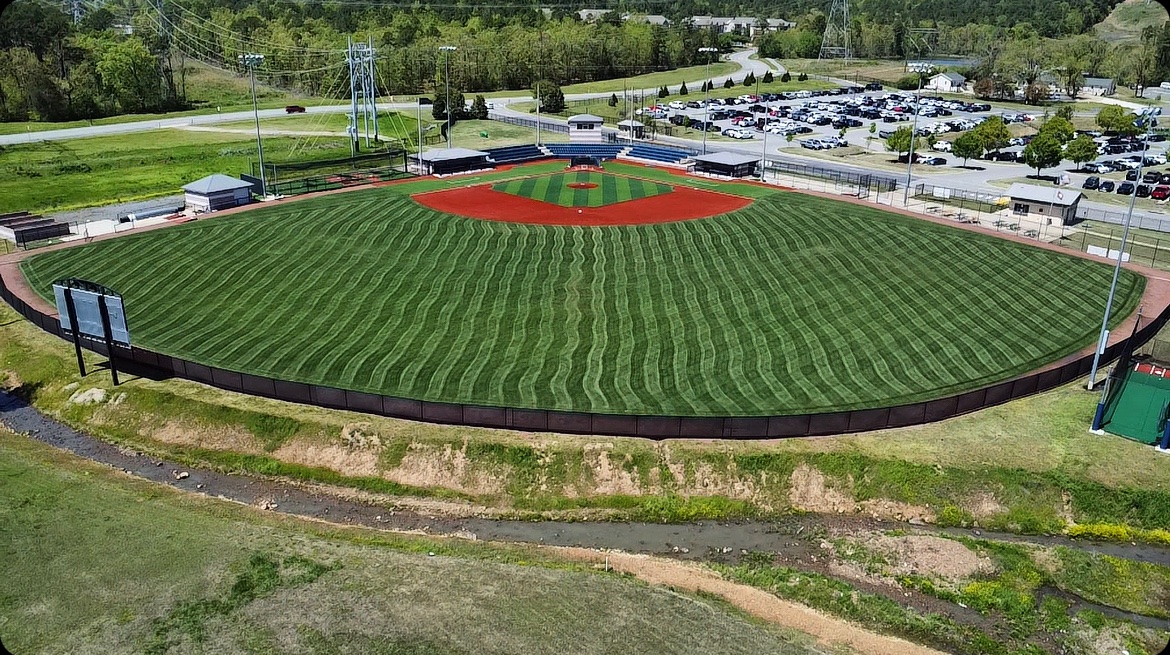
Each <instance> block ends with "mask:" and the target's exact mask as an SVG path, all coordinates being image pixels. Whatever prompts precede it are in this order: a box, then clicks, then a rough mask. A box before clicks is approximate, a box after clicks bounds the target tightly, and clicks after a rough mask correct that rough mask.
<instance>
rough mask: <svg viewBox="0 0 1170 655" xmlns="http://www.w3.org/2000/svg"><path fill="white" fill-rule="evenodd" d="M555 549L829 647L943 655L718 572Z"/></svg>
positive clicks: (877, 654)
mask: <svg viewBox="0 0 1170 655" xmlns="http://www.w3.org/2000/svg"><path fill="white" fill-rule="evenodd" d="M553 550H555V551H556V552H558V553H560V554H562V555H564V556H567V557H571V558H573V559H578V560H580V561H583V562H590V563H593V564H595V565H597V564H600V565H602V566H608V567H609V568H610V569H612V570H615V571H618V572H620V573H626V574H629V575H633V576H634V577H636V578H638V579H639V580H642V581H644V582H647V583H649V584H652V585H658V586H665V587H671V588H674V589H680V590H682V591H686V592H688V593H704V594H712V595H715V596H718V597H720V598H722V599H723V600H725V601H727V602H729V603H731V604H732V605H734V606H736V607H738V608H739V609H741V610H743V611H745V612H747V613H748V614H751V615H752V616H755V617H757V618H760V619H763V620H765V621H768V622H769V623H774V624H776V625H781V626H784V627H786V628H792V629H794V630H799V631H800V632H803V633H805V634H809V635H812V636H813V637H816V638H817V640H818V641H820V642H821V643H824V644H826V645H829V646H847V647H849V648H852V649H854V650H856V651H858V652H860V653H865V654H866V655H943V654H942V652H941V651H937V650H934V649H932V648H927V647H926V646H920V645H918V644H915V643H912V642H909V641H906V640H904V639H898V638H897V637H888V636H886V635H882V634H878V633H876V632H871V631H869V630H866V629H865V628H862V627H860V626H856V625H853V624H851V623H848V622H846V621H842V620H840V619H835V618H832V617H830V616H826V615H824V614H821V613H820V612H818V611H816V610H813V609H810V608H808V607H805V606H803V605H797V604H796V603H790V602H788V601H786V600H781V599H780V598H777V597H776V596H773V595H772V594H770V593H768V592H766V591H764V590H762V589H756V588H754V587H749V586H747V585H742V584H737V583H735V582H731V581H729V580H724V579H723V578H721V577H719V575H718V574H717V573H715V572H713V571H710V570H707V569H703V568H701V567H699V566H696V565H694V564H687V563H683V562H676V561H672V560H666V559H662V558H657V557H650V556H647V555H631V554H629V553H614V552H604V551H597V550H589V549H585V548H554V549H553Z"/></svg>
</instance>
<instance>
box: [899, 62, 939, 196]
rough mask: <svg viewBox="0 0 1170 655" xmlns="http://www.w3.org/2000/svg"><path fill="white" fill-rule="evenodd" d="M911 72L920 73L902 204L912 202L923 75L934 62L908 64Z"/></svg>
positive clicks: (929, 69) (930, 69)
mask: <svg viewBox="0 0 1170 655" xmlns="http://www.w3.org/2000/svg"><path fill="white" fill-rule="evenodd" d="M907 68H909V69H910V72H911V73H918V91H917V92H916V93H915V94H914V126H913V127H911V128H910V153H909V154H908V155H907V156H906V191H905V192H904V193H903V194H902V206H903V207H905V206H908V205H909V204H910V176H911V175H912V174H913V173H914V139H916V138H918V110H919V109H921V108H922V82H923V77H922V76H923V75H924V74H926V73H929V72H931V71H933V70H934V66H933V65H932V64H928V63H926V62H920V61H915V62H911V63H910V64H909V65H907Z"/></svg>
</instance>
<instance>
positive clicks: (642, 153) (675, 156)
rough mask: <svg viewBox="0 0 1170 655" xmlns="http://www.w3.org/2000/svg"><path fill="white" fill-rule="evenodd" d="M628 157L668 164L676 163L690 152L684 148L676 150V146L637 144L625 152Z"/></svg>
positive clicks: (685, 157)
mask: <svg viewBox="0 0 1170 655" xmlns="http://www.w3.org/2000/svg"><path fill="white" fill-rule="evenodd" d="M626 156H628V157H637V158H638V159H649V160H651V161H660V162H665V163H668V164H677V163H679V162H681V161H683V160H685V159H687V158H688V157H690V156H691V155H690V153H688V152H686V151H685V150H678V149H676V148H664V147H662V146H651V145H644V144H638V145H636V146H634V147H632V148H630V151H629V152H628V153H626Z"/></svg>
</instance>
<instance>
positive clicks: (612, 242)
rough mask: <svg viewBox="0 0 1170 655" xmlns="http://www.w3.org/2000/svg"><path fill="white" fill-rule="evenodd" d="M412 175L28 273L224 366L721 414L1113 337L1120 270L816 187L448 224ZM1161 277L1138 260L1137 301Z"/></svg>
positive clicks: (867, 398) (562, 405) (798, 402)
mask: <svg viewBox="0 0 1170 655" xmlns="http://www.w3.org/2000/svg"><path fill="white" fill-rule="evenodd" d="M646 170H651V169H646ZM404 187H408V185H402V186H401V187H399V186H394V187H387V188H382V189H372V190H364V191H356V192H351V193H346V194H340V195H335V196H327V197H318V198H310V199H306V200H302V201H298V202H293V203H287V204H283V205H274V206H270V207H265V208H261V209H257V210H254V211H250V212H246V213H243V214H240V215H238V216H235V217H225V218H221V219H213V220H208V221H200V222H197V223H192V224H188V225H184V226H179V227H174V228H168V229H166V230H161V231H157V232H153V233H144V234H141V235H135V236H129V237H124V238H120V239H116V240H112V241H107V242H103V243H99V244H94V245H92V246H86V247H80V248H73V249H67V250H62V251H57V252H50V253H45V254H43V255H40V256H38V257H35V258H33V259H31V260H29V261H28V262H26V263H25V272H26V275H28V277H29V279H30V282H31V283H32V284H33V285H34V287H35V288H36V289H37V290H38V292H40V293H42V294H47V293H48V291H49V285H50V283H51V282H52V280H54V279H57V278H60V277H65V276H77V277H83V278H86V279H90V280H93V281H96V282H100V283H103V284H106V285H107V286H110V287H112V288H114V289H117V290H119V291H120V292H121V293H123V295H124V296H125V298H126V307H127V313H128V317H129V324H130V329H131V331H132V333H133V335H134V338H135V340H136V342H137V343H139V344H142V345H144V346H147V347H151V348H155V349H157V350H160V351H162V352H164V353H168V354H173V355H177V356H182V357H186V358H189V359H193V360H196V361H200V362H203V363H206V364H210V365H214V366H221V367H225V368H229V369H234V370H240V371H247V372H252V373H260V374H266V375H273V376H278V377H282V378H287V379H292V380H297V381H304V382H311V383H321V384H327V385H333V386H338V387H342V388H348V389H355V390H361V391H373V392H381V393H387V394H394V395H399V396H404V397H410V398H420V399H427V400H444V401H459V402H467V403H482V404H488V405H511V406H517V407H539V408H548V409H561V410H578V411H592V412H613V413H634V414H659V413H666V414H678V415H700V416H703V415H737V414H740V415H761V414H783V413H800V412H809V411H829V410H837V409H847V408H849V409H853V408H862V407H877V406H886V405H892V404H900V403H908V402H916V401H921V400H925V399H928V398H935V397H940V396H943V395H947V394H951V393H956V392H960V391H964V390H967V389H971V388H974V387H978V386H980V385H984V384H989V383H992V382H995V381H999V380H1004V379H1007V378H1010V377H1012V376H1014V375H1018V374H1021V373H1024V372H1027V371H1031V370H1034V369H1036V368H1037V367H1039V366H1041V365H1043V364H1045V363H1048V362H1050V361H1053V360H1055V359H1058V358H1059V357H1062V356H1064V355H1067V354H1069V353H1070V352H1072V351H1074V350H1077V349H1079V348H1081V347H1084V346H1085V345H1086V344H1089V343H1091V342H1092V340H1093V337H1094V336H1095V332H1096V329H1097V328H1096V325H1095V323H1096V322H1097V321H1099V320H1100V319H1099V316H1098V313H1099V312H1100V306H1101V298H1103V297H1104V295H1105V292H1106V290H1107V289H1108V284H1109V279H1110V274H1111V270H1110V269H1109V268H1108V267H1107V266H1103V265H1100V264H1096V263H1093V262H1090V261H1086V260H1082V259H1076V258H1073V257H1069V256H1064V255H1061V254H1057V253H1052V252H1048V251H1044V250H1040V249H1037V248H1034V247H1031V246H1027V245H1022V244H1016V243H1011V242H1007V241H1004V240H1000V239H996V238H994V237H990V236H983V235H979V234H974V233H969V232H964V231H959V230H956V229H953V228H949V227H946V226H940V225H934V224H930V223H927V222H924V221H920V220H916V219H913V218H909V217H903V216H899V215H894V214H889V213H885V212H882V211H880V210H876V209H873V208H870V207H865V206H858V205H852V204H847V203H840V202H835V201H830V200H825V199H821V198H816V197H811V196H805V195H801V194H795V193H772V194H771V195H767V196H765V197H763V198H762V199H760V200H758V201H757V202H756V203H755V204H754V205H753V206H751V207H749V208H747V209H744V210H741V211H738V212H735V213H732V214H728V215H725V216H721V217H715V218H710V219H704V220H695V221H682V222H677V223H665V224H657V225H644V226H638V227H623V228H563V227H548V226H534V225H522V224H511V223H499V222H491V221H476V220H473V219H463V218H456V217H450V216H444V215H441V214H438V213H435V212H433V211H431V210H428V209H426V208H423V207H421V206H419V205H417V204H416V203H414V202H412V201H411V200H409V199H408V198H407V197H404V195H403V193H402V189H403V188H404ZM744 188H751V189H757V188H759V187H752V186H746V185H745V186H744ZM760 190H761V191H766V189H762V188H761V189H760ZM1143 286H1144V280H1143V279H1142V278H1140V277H1139V276H1137V275H1135V274H1131V273H1129V272H1126V273H1125V274H1124V275H1123V276H1122V278H1121V281H1120V286H1119V296H1118V301H1117V303H1116V304H1115V317H1122V316H1125V315H1128V314H1129V313H1131V312H1132V311H1133V309H1134V307H1135V306H1136V303H1137V300H1138V298H1139V297H1140V294H1141V291H1142V289H1143Z"/></svg>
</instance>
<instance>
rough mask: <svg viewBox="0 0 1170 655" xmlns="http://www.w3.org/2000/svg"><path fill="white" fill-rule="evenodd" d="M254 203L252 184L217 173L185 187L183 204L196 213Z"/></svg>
mask: <svg viewBox="0 0 1170 655" xmlns="http://www.w3.org/2000/svg"><path fill="white" fill-rule="evenodd" d="M250 202H252V183H251V182H245V181H243V180H237V179H236V178H234V177H230V176H228V175H224V174H222V173H215V174H214V175H208V176H207V177H205V178H203V179H200V180H195V181H194V182H192V183H190V184H188V185H185V186H184V187H183V204H185V205H186V206H187V209H189V210H191V211H195V212H213V211H216V210H217V209H228V208H229V207H239V206H240V205H246V204H248V203H250Z"/></svg>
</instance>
